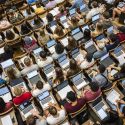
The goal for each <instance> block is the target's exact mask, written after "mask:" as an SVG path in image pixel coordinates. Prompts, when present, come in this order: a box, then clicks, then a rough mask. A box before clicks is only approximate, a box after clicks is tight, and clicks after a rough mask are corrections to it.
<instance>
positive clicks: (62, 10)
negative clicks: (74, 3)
mask: <svg viewBox="0 0 125 125" xmlns="http://www.w3.org/2000/svg"><path fill="white" fill-rule="evenodd" d="M59 11H60V13H62V14H63V13H64V12H65V10H64V7H63V6H60V7H59Z"/></svg>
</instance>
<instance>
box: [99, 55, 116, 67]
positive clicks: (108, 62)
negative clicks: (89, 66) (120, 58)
mask: <svg viewBox="0 0 125 125" xmlns="http://www.w3.org/2000/svg"><path fill="white" fill-rule="evenodd" d="M100 63H101V64H102V65H104V66H105V67H106V68H107V67H109V66H110V65H112V64H114V61H113V60H112V59H111V58H110V56H109V53H108V54H106V55H104V56H103V57H101V59H100Z"/></svg>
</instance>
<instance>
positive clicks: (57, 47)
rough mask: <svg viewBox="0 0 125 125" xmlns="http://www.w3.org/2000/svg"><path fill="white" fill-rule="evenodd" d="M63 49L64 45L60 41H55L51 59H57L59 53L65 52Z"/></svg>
mask: <svg viewBox="0 0 125 125" xmlns="http://www.w3.org/2000/svg"><path fill="white" fill-rule="evenodd" d="M65 53H66V52H65V50H64V46H63V45H62V44H61V43H59V42H58V43H57V44H56V45H55V52H54V53H53V55H52V58H53V59H57V58H58V57H60V56H61V55H63V54H65Z"/></svg>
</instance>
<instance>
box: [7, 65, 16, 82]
mask: <svg viewBox="0 0 125 125" xmlns="http://www.w3.org/2000/svg"><path fill="white" fill-rule="evenodd" d="M15 74H16V71H15V69H14V68H13V67H9V68H8V69H7V76H8V77H9V79H10V80H13V79H16V75H15Z"/></svg>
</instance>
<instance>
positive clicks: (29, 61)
mask: <svg viewBox="0 0 125 125" xmlns="http://www.w3.org/2000/svg"><path fill="white" fill-rule="evenodd" d="M24 64H25V65H26V66H30V65H31V60H30V58H25V59H24Z"/></svg>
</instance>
